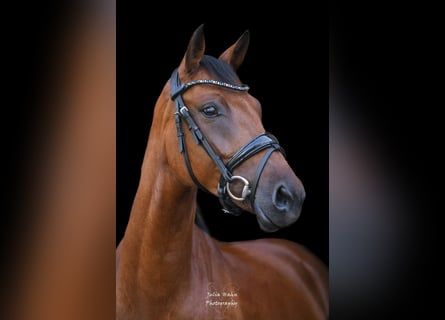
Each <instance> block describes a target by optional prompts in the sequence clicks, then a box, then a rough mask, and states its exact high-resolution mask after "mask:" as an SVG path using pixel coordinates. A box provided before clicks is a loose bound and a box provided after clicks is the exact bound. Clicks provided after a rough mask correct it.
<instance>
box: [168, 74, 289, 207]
mask: <svg viewBox="0 0 445 320" xmlns="http://www.w3.org/2000/svg"><path fill="white" fill-rule="evenodd" d="M201 84H204V85H215V86H219V87H224V88H228V89H231V90H236V91H247V90H249V87H248V86H247V85H243V86H237V85H233V84H229V83H225V82H221V81H216V80H207V79H205V80H195V81H191V82H187V83H184V84H181V81H180V79H179V73H178V69H175V70H174V71H173V74H172V76H171V78H170V87H171V94H170V95H171V99H172V100H173V101H174V102H175V113H174V115H175V123H176V131H177V136H178V148H179V152H180V153H182V154H183V156H184V160H185V164H186V167H187V170H188V172H189V175H190V177H191V178H192V180H193V182H194V183H195V184H196V185H197V186H198V187H199V188H200V189H202V190H204V191H206V192H209V191H208V190H207V189H206V188H205V187H204V186H203V185H202V184H201V183H200V182H199V181H198V179H197V178H196V176H195V174H194V173H193V169H192V166H191V163H190V158H189V154H188V151H187V146H186V144H185V138H184V132H183V130H182V122H181V121H182V120H184V121H185V123H186V124H187V126H188V128H189V130H190V132H191V133H192V136H193V138H194V140H195V142H196V144H200V145H201V146H202V147H203V148H204V150H205V151H206V153H207V154H208V155H209V157H210V158H211V159H212V160H213V162H214V163H215V164H216V166H217V167H218V169H219V170H220V171H221V177H220V180H219V183H218V187H217V190H218V198H219V201H220V203H221V205H222V206H223V211H224V212H226V213H230V214H233V215H239V214H240V213H241V212H242V209H241V208H240V207H238V206H237V205H236V204H235V203H234V202H233V200H236V201H244V200H246V199H249V200H250V203H251V207H252V210H254V200H255V193H256V189H257V186H258V181H259V179H260V177H261V173H262V172H263V169H264V167H265V165H266V163H267V160H268V159H269V157H270V156H271V154H272V153H273V152H274V151H280V152H281V153H282V154H283V155H285V152H284V150H283V148H282V147H281V146H280V145H279V143H278V140H277V138H275V136H273V135H272V134H270V133H261V134H259V135H257V136H255V137H254V138H253V139H252V140H250V141H249V142H248V143H247V144H246V145H244V146H243V147H242V148H241V149H240V150H238V151H237V152H236V153H235V154H234V155H233V156H232V157H231V158H230V160H229V161H228V162H227V163H226V164H224V162H223V161H222V160H221V158H220V156H219V155H218V154H217V153H216V152H215V150H214V149H213V148H212V146H211V145H210V143H209V142H208V140H207V139H206V137H205V136H204V134H203V133H202V131H201V129H200V128H199V126H198V124H197V123H196V122H195V120H194V119H193V117H192V115H191V113H190V111H189V109H188V108H187V106H186V105H185V103H184V100H183V99H182V94H183V93H184V92H185V91H186V90H187V89H189V88H191V87H193V86H195V85H201ZM265 149H269V150H268V151H267V152H266V153H265V155H264V156H263V159H262V160H261V162H260V165H259V166H258V169H257V171H256V174H255V178H254V180H253V182H252V183H251V182H249V180H247V179H246V178H244V177H242V176H237V175H233V174H232V171H233V169H234V168H236V167H237V166H238V165H240V164H241V163H242V162H244V161H246V160H247V159H249V158H250V157H252V156H254V155H255V154H257V153H258V152H260V151H262V150H265ZM235 180H239V181H241V182H242V183H243V184H244V186H243V190H242V192H241V195H235V194H234V193H233V192H232V191H231V190H230V183H232V182H233V181H235ZM209 193H210V192H209Z"/></svg>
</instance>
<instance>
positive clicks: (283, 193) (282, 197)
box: [272, 185, 295, 212]
mask: <svg viewBox="0 0 445 320" xmlns="http://www.w3.org/2000/svg"><path fill="white" fill-rule="evenodd" d="M294 201H295V199H294V196H293V195H292V193H291V192H290V191H289V190H288V189H287V188H286V187H285V186H283V185H281V186H279V187H278V188H277V189H276V191H275V194H274V196H273V198H272V202H273V204H274V206H275V208H277V209H278V210H279V211H283V212H287V211H289V210H290V208H292V203H293V202H294Z"/></svg>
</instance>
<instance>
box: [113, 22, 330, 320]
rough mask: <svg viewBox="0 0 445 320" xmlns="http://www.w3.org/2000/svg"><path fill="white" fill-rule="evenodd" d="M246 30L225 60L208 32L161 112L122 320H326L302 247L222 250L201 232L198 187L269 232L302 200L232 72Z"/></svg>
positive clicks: (311, 259)
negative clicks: (210, 48)
mask: <svg viewBox="0 0 445 320" xmlns="http://www.w3.org/2000/svg"><path fill="white" fill-rule="evenodd" d="M248 45H249V32H248V31H246V32H245V33H243V34H242V36H241V37H239V38H238V40H237V41H236V42H235V43H234V44H233V45H232V46H230V47H229V48H227V49H226V50H225V51H224V52H223V53H222V54H221V55H220V56H219V57H218V58H216V57H213V56H210V55H206V54H204V51H205V39H204V32H203V25H201V26H199V27H198V28H197V29H196V30H195V31H194V33H193V35H192V37H191V38H190V41H189V43H188V47H187V49H186V52H185V54H184V56H183V59H182V60H181V62H180V64H179V66H178V67H177V68H176V69H175V70H174V71H173V73H172V75H171V77H170V79H169V80H168V81H167V83H166V84H165V86H164V88H163V90H162V92H161V94H160V96H159V98H158V100H157V102H156V105H155V109H154V116H153V120H152V126H151V129H150V133H149V138H148V143H147V148H146V151H145V155H144V159H143V163H142V167H141V175H140V180H139V185H138V189H137V192H136V195H135V198H134V202H133V206H132V209H131V213H130V218H129V221H128V224H127V228H126V230H125V234H124V237H123V238H122V240H121V242H120V243H119V245H118V247H117V250H116V317H117V319H153V320H163V319H181V320H182V319H193V320H200V319H203V320H209V319H228V320H234V319H253V320H262V319H265V320H266V319H267V320H270V319H280V320H285V319H293V320H296V319H304V320H310V319H327V318H328V317H329V311H328V310H329V308H328V306H329V299H328V270H327V266H326V265H325V264H324V263H323V262H322V261H321V260H320V259H319V258H317V257H316V256H315V255H314V254H312V253H311V252H310V251H309V250H308V249H307V248H305V247H304V246H303V245H300V244H297V243H295V242H292V241H289V240H284V239H277V238H268V239H256V240H248V241H237V242H223V241H218V240H216V239H214V238H212V237H211V235H209V234H208V233H207V232H204V231H203V230H202V229H201V228H199V227H198V226H197V224H196V223H195V216H196V212H197V210H198V205H197V193H198V189H199V188H201V189H203V190H206V191H208V192H210V193H211V194H213V195H215V196H216V197H218V198H219V200H220V203H221V206H222V207H223V210H224V211H226V212H228V213H232V214H235V215H238V214H240V213H241V212H243V211H247V212H250V213H252V214H255V215H256V218H257V221H258V224H259V226H260V228H261V229H262V230H264V231H266V232H274V231H276V230H278V229H280V228H284V227H286V226H289V225H290V224H292V223H294V222H295V221H296V220H297V219H298V217H299V215H300V212H301V209H302V204H303V201H304V197H305V190H304V187H303V185H302V182H301V181H300V180H299V178H298V177H297V176H296V175H295V173H294V172H293V171H292V169H291V168H290V166H289V164H288V163H287V161H286V158H285V153H284V150H283V149H282V147H281V146H280V145H279V142H278V140H277V139H276V138H275V137H274V136H273V135H272V134H270V133H268V132H266V131H265V129H264V127H263V124H262V121H261V105H260V103H259V101H258V100H257V99H256V98H254V97H253V96H251V95H250V94H249V93H248V89H249V87H248V86H247V85H245V84H242V82H241V81H240V79H239V77H238V75H237V73H236V72H237V69H238V67H239V66H240V65H241V64H242V62H243V60H244V57H245V54H246V51H247V47H248Z"/></svg>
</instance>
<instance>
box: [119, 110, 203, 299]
mask: <svg viewBox="0 0 445 320" xmlns="http://www.w3.org/2000/svg"><path fill="white" fill-rule="evenodd" d="M159 103H160V102H159V101H158V104H159ZM163 109H164V108H160V107H159V106H156V108H155V115H154V118H153V119H154V120H153V125H152V129H151V131H150V137H149V141H148V145H147V149H146V153H145V157H144V161H143V164H142V169H141V176H140V181H139V186H138V190H137V192H136V196H135V199H134V202H133V207H132V210H131V214H130V219H129V222H128V225H127V229H126V232H125V236H124V239H123V241H122V244H121V257H120V262H119V269H120V270H119V273H120V274H119V276H120V277H122V276H124V277H125V278H126V279H125V280H123V281H122V282H125V283H126V284H125V285H128V284H131V283H132V284H133V285H137V286H143V285H144V284H146V286H147V288H144V290H142V291H144V292H148V291H149V290H150V289H149V288H155V289H154V290H156V291H157V292H154V293H153V294H160V293H161V291H163V292H165V293H166V294H167V293H168V292H169V288H170V287H171V290H174V288H173V287H174V286H176V287H177V283H178V281H179V279H181V283H184V277H186V275H187V273H188V270H189V269H190V264H191V263H190V262H191V256H192V254H191V251H192V238H193V237H192V235H193V230H194V217H195V211H196V195H197V188H191V187H189V186H186V185H184V183H182V182H181V181H180V180H178V178H177V177H176V176H175V174H174V173H173V171H172V169H171V168H170V167H169V165H168V162H167V159H166V155H165V150H164V143H163V141H162V134H163V133H162V125H163V121H165V118H166V117H167V116H171V117H173V112H170V113H167V112H166V111H163V112H162V111H160V110H163ZM129 278H131V279H129ZM159 288H163V290H159ZM152 290H153V289H152Z"/></svg>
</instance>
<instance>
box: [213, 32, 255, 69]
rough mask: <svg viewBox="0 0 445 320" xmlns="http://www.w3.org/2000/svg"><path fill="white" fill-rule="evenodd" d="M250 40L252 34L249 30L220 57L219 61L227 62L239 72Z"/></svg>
mask: <svg viewBox="0 0 445 320" xmlns="http://www.w3.org/2000/svg"><path fill="white" fill-rule="evenodd" d="M249 40H250V33H249V30H246V31H245V32H244V33H243V34H242V35H241V37H239V39H238V40H237V41H236V42H235V43H234V44H233V45H232V46H231V47H229V48H228V49H227V50H226V51H224V52H223V53H222V54H221V55H220V56H219V59H220V60H223V61H225V62H227V63H228V64H230V65H231V66H232V67H233V69H234V70H237V69H238V67H239V66H240V65H241V64H242V63H243V61H244V57H245V56H246V52H247V48H248V47H249Z"/></svg>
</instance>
